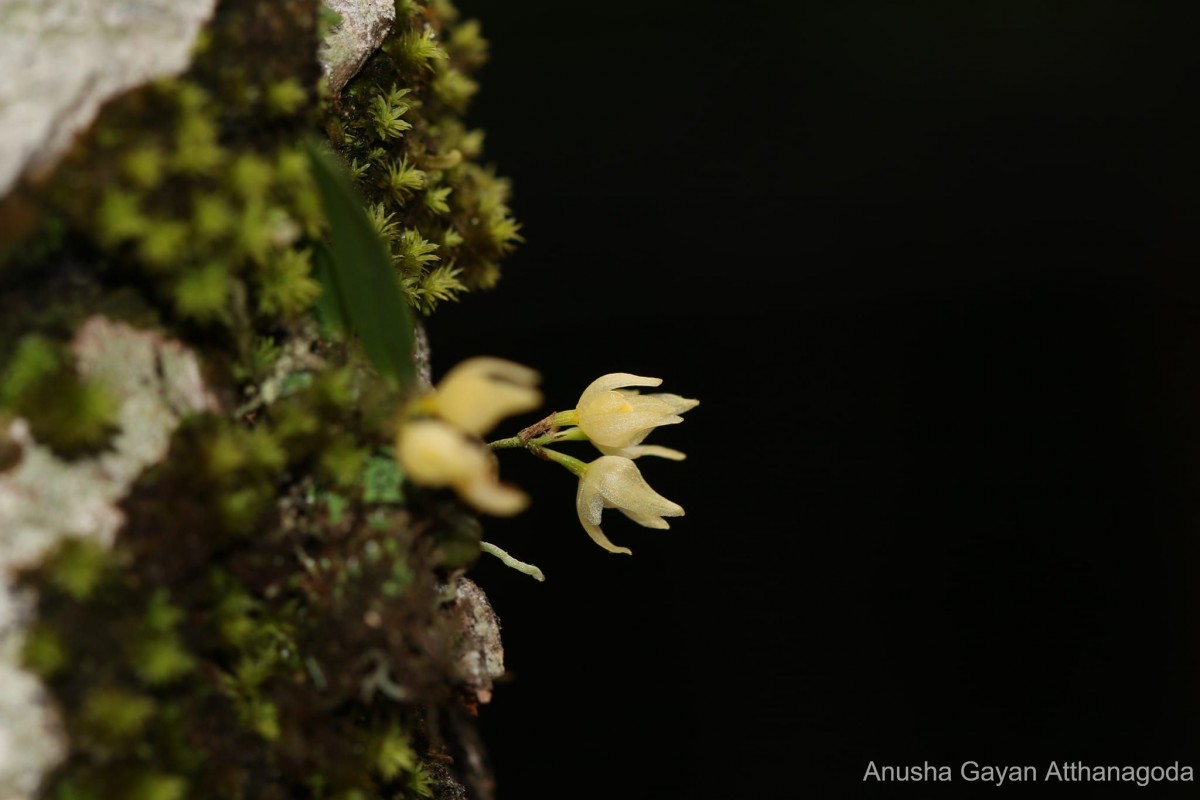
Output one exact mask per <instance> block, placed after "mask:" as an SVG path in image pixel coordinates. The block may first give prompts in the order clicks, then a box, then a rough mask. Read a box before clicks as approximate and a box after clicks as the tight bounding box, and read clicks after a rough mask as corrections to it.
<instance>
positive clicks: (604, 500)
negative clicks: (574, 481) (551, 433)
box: [575, 456, 684, 553]
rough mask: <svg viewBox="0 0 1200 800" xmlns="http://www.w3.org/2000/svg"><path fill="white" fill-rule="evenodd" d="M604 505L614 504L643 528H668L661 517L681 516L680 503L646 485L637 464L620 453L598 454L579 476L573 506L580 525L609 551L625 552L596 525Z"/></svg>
mask: <svg viewBox="0 0 1200 800" xmlns="http://www.w3.org/2000/svg"><path fill="white" fill-rule="evenodd" d="M605 508H615V509H617V510H618V511H620V512H621V513H623V514H624V515H625V516H627V517H629V518H630V519H632V520H633V521H634V522H636V523H638V524H639V525H642V526H644V527H647V528H659V529H663V528H668V527H670V525H669V524H668V523H667V521H666V520H665V519H663V517H681V516H683V513H684V512H683V507H682V506H680V505H679V504H678V503H672V502H671V501H670V500H668V499H667V498H665V497H663V496H662V495H660V494H659V493H658V492H656V491H654V490H653V489H651V488H650V485H649V484H647V483H646V479H645V478H643V477H642V473H641V472H640V471H639V470H638V468H637V465H636V464H634V463H633V461H632V460H630V459H628V458H624V457H622V456H601V457H600V458H597V459H596V460H595V461H593V462H592V463H590V464H588V468H587V472H585V473H584V474H583V476H582V477H580V479H579V489H578V491H577V492H576V495H575V509H576V512H577V513H578V514H579V521H580V523H581V524H582V525H583V529H584V530H585V531H587V533H588V535H589V536H591V537H592V540H593V541H594V542H596V543H597V544H598V545H600V546H601V547H603V548H604V549H605V550H608V551H609V552H611V553H629V552H631V551H630V550H629V549H628V548H625V547H618V546H616V545H614V544H613V543H612V542H611V541H609V539H608V537H606V536H605V535H604V532H603V531H602V530H601V528H600V520H601V516H602V514H603V512H604V509H605Z"/></svg>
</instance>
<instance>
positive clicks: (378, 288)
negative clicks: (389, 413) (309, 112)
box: [306, 140, 416, 384]
mask: <svg viewBox="0 0 1200 800" xmlns="http://www.w3.org/2000/svg"><path fill="white" fill-rule="evenodd" d="M306 149H307V151H308V156H309V160H310V161H311V162H312V166H313V178H314V179H315V181H316V184H317V190H318V191H319V192H320V194H321V205H322V207H323V208H324V210H325V217H326V219H327V220H328V221H329V232H330V237H331V239H332V242H331V244H330V247H329V250H328V256H329V258H328V260H326V258H325V255H326V253H322V252H321V249H320V248H318V249H317V251H316V253H315V258H314V262H315V263H314V266H315V273H316V275H317V279H318V281H320V282H321V283H322V285H324V286H326V288H327V289H328V290H329V292H328V293H329V294H331V295H334V296H336V298H337V300H336V303H334V302H333V301H332V300H331V302H330V303H320V300H318V303H319V304H320V305H319V313H321V314H322V318H323V319H326V320H332V317H330V316H326V315H327V314H328V313H329V312H331V311H332V309H333V308H335V307H336V308H338V309H340V310H341V311H342V312H343V313H344V322H345V323H348V325H347V327H349V328H350V329H351V330H353V331H354V332H355V333H357V334H358V336H359V338H361V339H362V343H363V349H364V350H365V351H366V353H367V358H369V359H370V360H371V363H372V364H374V365H375V368H376V369H378V370H379V371H380V373H382V374H383V375H384V376H386V377H388V378H393V379H395V380H396V381H397V382H399V383H400V384H407V383H410V382H411V381H412V380H413V378H414V377H415V375H416V368H415V367H414V365H413V360H412V352H413V342H414V339H413V318H412V312H411V311H410V310H409V307H408V303H407V302H405V299H404V295H403V294H402V292H401V290H400V286H399V282H398V281H397V280H396V276H395V274H394V272H393V270H392V263H391V256H390V254H389V253H388V251H387V248H386V247H385V246H384V244H383V242H382V241H380V239H379V235H378V234H377V233H376V231H375V226H374V225H372V224H371V220H370V218H369V217H368V216H367V213H366V211H365V210H364V209H363V204H362V202H361V201H360V200H359V198H358V196H357V194H356V193H355V191H354V188H353V187H352V186H351V184H350V181H349V180H348V179H347V177H346V175H345V173H344V172H343V170H342V169H341V167H339V166H338V164H337V162H336V161H335V160H334V159H333V157H332V156H331V155H330V154H328V153H327V152H325V151H324V150H322V149H321V147H320V145H318V144H316V143H315V142H314V141H311V140H310V141H307V142H306ZM334 324H335V325H336V323H334Z"/></svg>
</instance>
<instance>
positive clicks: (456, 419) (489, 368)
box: [424, 356, 542, 436]
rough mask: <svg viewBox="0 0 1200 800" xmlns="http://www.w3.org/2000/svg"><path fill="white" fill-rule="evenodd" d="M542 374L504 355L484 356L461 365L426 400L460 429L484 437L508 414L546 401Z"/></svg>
mask: <svg viewBox="0 0 1200 800" xmlns="http://www.w3.org/2000/svg"><path fill="white" fill-rule="evenodd" d="M538 380H539V376H538V373H537V372H536V371H534V370H532V369H530V368H529V367H524V366H522V365H520V364H517V363H514V362H512V361H506V360H504V359H502V358H490V357H484V356H480V357H477V358H469V359H467V360H466V361H463V362H462V363H460V364H458V365H457V366H456V367H454V368H453V369H452V370H450V371H449V372H448V373H446V375H445V377H443V378H442V380H441V381H439V382H438V385H437V387H436V388H435V389H434V391H433V393H432V395H430V396H429V397H427V398H426V399H425V401H424V403H425V405H426V406H427V407H429V408H430V409H432V411H433V413H435V414H436V415H437V416H439V417H441V418H442V419H444V420H445V421H446V422H449V423H450V424H451V425H453V426H454V427H456V428H458V429H459V430H460V431H463V432H465V433H469V434H471V435H472V436H483V435H484V434H485V433H487V432H488V431H490V430H491V429H492V428H494V427H495V426H496V423H497V422H499V421H500V420H502V419H504V418H505V417H511V416H513V415H514V414H521V413H524V412H526V411H532V410H533V409H535V408H537V407H538V406H540V405H541V404H542V393H541V392H539V391H538V390H537V389H536V388H535V387H536V386H537V382H538Z"/></svg>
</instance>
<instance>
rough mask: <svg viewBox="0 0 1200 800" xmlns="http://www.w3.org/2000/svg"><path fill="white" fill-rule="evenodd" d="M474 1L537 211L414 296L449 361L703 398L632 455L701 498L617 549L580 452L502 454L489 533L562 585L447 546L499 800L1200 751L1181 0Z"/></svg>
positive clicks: (500, 106) (1185, 37)
mask: <svg viewBox="0 0 1200 800" xmlns="http://www.w3.org/2000/svg"><path fill="white" fill-rule="evenodd" d="M459 5H460V7H461V8H463V10H464V11H465V12H466V13H467V14H470V15H473V16H477V17H478V18H480V19H481V21H482V23H483V28H484V33H485V35H486V36H487V37H488V38H489V39H490V40H491V41H492V52H493V58H492V61H491V63H490V64H489V65H488V66H487V67H485V69H484V71H483V73H482V75H481V76H480V79H481V82H482V85H483V90H482V92H481V93H480V95H479V96H478V98H477V100H476V102H475V105H474V106H473V109H472V113H471V120H472V121H473V122H474V123H475V124H477V125H481V126H483V127H485V128H486V129H487V132H488V138H487V151H486V152H487V155H488V158H489V159H490V160H493V161H494V162H495V163H496V164H497V166H498V167H499V170H500V172H501V173H502V174H505V175H508V176H510V177H511V178H512V179H513V182H514V186H515V195H514V200H513V207H514V210H515V213H516V215H517V217H518V219H519V220H520V221H521V222H522V223H523V225H524V228H523V233H524V235H525V237H526V239H527V242H526V244H524V245H523V246H522V247H521V248H520V249H519V250H518V251H517V252H516V253H515V255H513V256H512V257H511V258H510V259H509V261H508V262H507V265H506V272H505V277H504V279H503V280H502V282H501V283H500V285H499V286H498V287H497V288H496V289H495V290H494V291H492V292H489V293H484V294H479V295H475V296H472V297H469V298H467V299H465V300H464V301H463V302H462V303H461V304H460V305H458V306H454V307H450V308H446V309H445V310H443V311H440V312H439V313H438V314H437V316H435V317H434V318H433V319H432V320H431V322H430V325H429V327H430V331H431V336H432V341H433V348H434V357H435V375H440V374H442V373H443V372H444V371H445V370H446V369H447V368H448V367H449V366H451V365H452V364H454V363H455V362H456V361H458V360H459V359H461V358H464V357H467V356H470V355H475V354H492V355H498V356H504V357H508V358H512V359H514V360H517V361H520V362H522V363H526V364H529V365H530V366H533V367H536V368H537V369H539V370H541V371H542V373H543V376H544V389H545V391H546V395H547V405H548V408H555V409H565V408H570V407H573V406H574V403H575V400H576V399H577V398H578V395H579V393H580V391H582V389H583V388H584V386H586V385H587V384H588V383H589V382H590V381H591V380H593V379H594V378H595V377H597V376H599V375H601V374H603V373H606V372H616V371H623V372H624V371H627V372H633V373H637V374H643V375H652V376H658V377H662V378H663V379H664V380H665V383H664V384H663V387H662V389H663V390H664V391H671V392H677V393H680V394H684V395H687V396H694V397H698V398H700V399H701V400H702V404H701V406H700V407H699V408H698V409H696V410H694V411H692V412H689V413H688V415H687V418H686V422H685V423H684V424H682V425H679V426H675V427H673V428H665V429H662V430H660V431H658V432H656V433H655V434H654V436H653V437H652V438H651V442H657V443H660V444H665V445H668V446H674V447H678V448H680V449H683V450H685V451H687V452H688V453H689V455H690V458H689V459H688V460H687V461H686V462H684V463H682V464H675V463H670V462H666V461H661V460H651V459H642V460H641V461H639V465H640V466H641V467H642V469H643V472H644V474H645V475H646V476H647V478H648V480H649V481H650V483H651V484H652V485H653V486H654V487H655V488H656V489H657V490H659V491H660V492H661V493H662V494H664V495H666V496H667V497H669V498H671V499H672V500H675V501H677V502H679V503H681V504H682V505H683V506H685V507H686V509H687V516H686V517H684V518H682V519H680V520H677V521H673V524H672V528H671V530H670V531H652V530H647V529H642V528H639V527H637V526H636V525H634V524H632V523H630V522H628V521H627V520H625V519H624V518H623V517H621V516H620V515H619V514H616V513H615V512H609V513H608V514H606V515H605V520H606V522H605V531H606V532H607V533H608V534H609V535H610V537H611V538H612V539H613V540H614V541H615V542H617V543H618V544H624V545H628V546H630V547H631V548H632V549H633V550H634V556H633V557H632V558H628V557H622V556H615V555H610V554H608V553H606V552H604V551H603V550H601V549H600V548H598V547H596V546H595V545H594V544H592V542H591V541H590V540H589V539H588V538H587V536H586V535H585V533H584V532H583V530H582V528H581V527H580V526H579V523H578V521H577V519H576V518H575V510H574V502H573V499H574V480H573V479H572V478H571V476H570V475H569V474H567V473H566V472H565V471H562V470H560V469H558V468H556V467H554V466H553V465H549V464H543V463H540V462H536V461H535V460H534V459H531V458H528V457H527V456H525V455H524V454H523V453H517V452H510V453H505V454H503V456H504V458H503V459H502V464H503V475H504V476H505V477H506V478H508V479H510V480H513V481H515V482H517V483H519V484H520V485H522V486H523V487H525V488H526V489H527V490H528V491H529V492H530V493H531V494H532V495H533V498H534V505H533V507H532V508H531V510H530V511H529V512H527V513H526V514H524V515H522V516H520V517H517V518H515V519H512V520H491V519H488V520H485V524H486V531H487V533H486V536H487V538H488V539H490V540H491V541H494V542H496V543H497V544H499V545H501V546H503V547H505V548H507V549H509V550H510V551H511V552H512V553H513V554H514V555H516V556H518V557H520V558H524V559H526V560H529V561H532V562H534V563H536V564H538V565H539V566H541V567H542V568H543V569H544V570H545V571H546V573H547V575H548V580H547V581H546V583H544V584H537V583H535V582H533V581H531V580H529V579H528V578H526V577H524V576H522V575H519V574H517V573H515V572H512V571H509V570H506V569H505V568H503V567H501V566H500V565H499V564H498V563H497V562H495V561H494V560H492V559H487V558H485V560H484V561H483V562H481V563H480V564H479V565H478V566H477V567H476V568H475V569H474V570H473V572H472V576H473V577H474V578H475V579H476V580H478V581H479V582H480V583H481V584H483V585H484V587H485V588H486V590H487V591H488V592H489V594H490V596H491V598H492V600H493V602H494V604H495V606H496V609H497V611H498V612H499V614H500V616H501V619H502V621H503V625H504V634H505V644H506V649H507V664H508V667H509V671H510V676H509V680H508V681H507V682H505V683H504V684H503V685H501V686H500V687H498V690H497V692H496V697H495V700H494V701H493V703H492V704H491V705H490V706H488V707H485V708H483V709H482V710H481V713H480V720H481V724H482V727H483V730H484V734H485V736H486V738H487V741H488V743H489V745H490V750H491V753H492V758H493V761H494V766H495V770H496V774H497V776H498V781H499V795H498V796H499V798H500V800H532V799H533V798H602V797H603V798H611V797H620V798H674V797H680V798H768V797H821V798H826V797H830V798H832V797H853V796H864V797H867V796H870V797H884V796H901V795H905V794H906V793H907V794H911V795H912V796H928V795H929V794H936V795H939V796H964V795H965V794H967V793H968V791H969V789H971V788H972V787H970V786H969V785H967V784H964V783H963V782H962V781H961V780H960V779H959V777H958V775H957V768H958V765H959V764H960V763H961V762H962V761H963V760H966V759H972V760H975V761H978V762H980V763H989V764H1032V765H1035V766H1037V768H1038V769H1039V771H1042V770H1044V769H1045V767H1046V765H1047V764H1048V762H1049V761H1051V760H1056V761H1060V762H1061V761H1075V760H1083V761H1086V762H1088V763H1094V764H1134V765H1136V764H1146V765H1154V764H1161V765H1167V764H1171V763H1172V762H1174V761H1176V760H1179V761H1180V762H1182V763H1187V764H1190V765H1191V766H1192V767H1193V768H1194V769H1197V768H1200V716H1198V713H1200V702H1198V701H1200V689H1198V687H1200V625H1197V622H1198V620H1200V613H1198V611H1200V591H1198V590H1197V576H1198V575H1200V505H1198V504H1197V500H1196V498H1197V497H1198V496H1200V495H1198V491H1197V489H1198V487H1200V449H1198V447H1200V366H1198V364H1200V278H1198V277H1197V274H1196V273H1197V264H1198V260H1197V231H1198V227H1197V224H1196V223H1197V212H1198V207H1197V204H1196V201H1195V197H1196V186H1197V178H1198V177H1200V176H1198V171H1197V155H1196V151H1197V144H1196V143H1197V142H1198V141H1200V138H1198V136H1197V134H1198V133H1200V132H1198V131H1197V128H1196V126H1195V124H1194V123H1193V122H1192V121H1191V114H1192V110H1193V107H1194V106H1195V104H1196V97H1197V93H1196V83H1195V81H1194V78H1193V76H1194V74H1195V71H1194V70H1195V67H1196V66H1197V65H1196V63H1195V62H1196V60H1197V56H1196V53H1197V48H1196V46H1195V30H1196V25H1195V23H1196V20H1195V19H1194V16H1195V15H1194V14H1193V15H1192V17H1191V18H1183V17H1182V16H1178V15H1176V16H1173V17H1169V16H1167V15H1166V11H1165V9H1166V8H1167V6H1166V5H1165V4H1161V5H1160V4H1154V3H1146V2H1123V3H1116V2H1098V1H1097V0H1089V1H1087V2H1084V1H1083V0H1080V1H1078V2H1049V1H1039V2H1033V0H1008V1H1007V2H988V1H987V0H972V2H961V0H953V1H951V0H945V1H943V2H858V1H855V0H837V2H825V3H782V2H779V3H768V2H762V1H760V2H738V3H728V2H722V3H716V2H704V3H697V2H641V3H622V4H568V3H559V2H544V1H541V0H539V1H537V2H534V1H531V0H521V1H520V2H512V3H504V4H497V3H486V2H482V0H477V1H476V2H465V0H464V2H461V3H460V4H459ZM537 416H538V415H530V416H529V417H527V418H521V419H514V420H512V421H511V423H510V424H507V425H505V426H503V427H502V429H500V430H498V431H497V435H510V434H511V433H513V432H515V431H516V429H518V428H519V427H521V426H522V425H524V424H527V423H528V422H531V421H532V420H533V419H535V418H536V417H537ZM564 449H566V448H564ZM571 452H572V453H574V454H575V455H578V456H581V457H583V456H585V454H587V453H589V450H588V448H587V447H586V446H585V445H582V444H576V445H573V446H572V447H571ZM588 457H590V456H588ZM872 760H873V761H875V762H876V764H878V765H883V764H892V765H896V764H910V763H916V764H921V763H923V762H925V761H928V762H930V763H932V764H950V765H952V766H953V767H954V770H955V773H956V774H955V782H954V783H953V784H950V785H948V786H946V785H938V786H933V787H930V786H928V785H925V786H917V787H915V788H914V787H911V786H910V787H904V786H897V785H893V786H886V785H879V784H864V783H863V782H862V777H863V774H864V771H865V769H866V766H867V763H868V762H869V761H872ZM1195 786H1196V784H1194V783H1193V784H1190V785H1188V784H1185V785H1183V787H1182V788H1181V787H1180V786H1175V787H1170V788H1167V789H1164V787H1159V788H1158V790H1156V789H1155V788H1154V787H1151V788H1149V789H1144V790H1143V789H1138V788H1137V787H1136V786H1133V785H1129V784H1126V785H1123V786H1121V787H1119V791H1114V792H1109V793H1107V794H1113V795H1118V796H1125V795H1129V794H1131V793H1132V794H1136V796H1139V797H1140V796H1147V797H1149V796H1160V795H1161V796H1194V794H1195V791H1196V789H1195ZM1036 788H1039V787H1032V788H1026V789H1023V788H1022V787H1007V788H1006V789H1004V790H999V789H991V790H988V791H986V792H985V791H982V790H981V791H979V793H980V794H987V795H988V796H991V793H994V792H997V791H1008V790H1009V789H1012V791H1011V792H1010V793H1013V794H1020V795H1022V796H1025V795H1028V794H1032V793H1034V791H1033V789H1036ZM1063 788H1064V787H1062V786H1061V785H1059V786H1053V785H1052V786H1045V785H1043V786H1041V787H1040V789H1041V790H1042V791H1043V792H1045V791H1046V790H1047V789H1057V790H1062V789H1063ZM1067 788H1071V787H1067ZM1081 788H1082V791H1080V792H1077V793H1070V792H1068V793H1067V794H1076V795H1077V796H1098V795H1100V794H1101V792H1100V791H1099V790H1098V788H1097V787H1095V786H1094V785H1092V786H1089V785H1083V786H1082V787H1081ZM973 793H974V792H972V794H973ZM1062 793H1063V792H1061V791H1056V792H1054V794H1056V795H1059V794H1062Z"/></svg>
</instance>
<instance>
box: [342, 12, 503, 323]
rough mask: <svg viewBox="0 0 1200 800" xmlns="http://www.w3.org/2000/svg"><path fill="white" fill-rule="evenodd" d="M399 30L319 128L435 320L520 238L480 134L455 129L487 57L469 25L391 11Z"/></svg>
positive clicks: (488, 276)
mask: <svg viewBox="0 0 1200 800" xmlns="http://www.w3.org/2000/svg"><path fill="white" fill-rule="evenodd" d="M396 15H397V20H396V26H395V29H394V31H393V32H392V34H391V35H390V36H389V37H388V38H387V40H386V41H385V42H384V44H383V46H382V48H381V51H380V52H379V53H377V54H376V55H375V56H373V57H372V58H371V59H370V60H369V61H368V62H367V64H366V65H365V66H364V68H363V70H362V71H361V73H360V74H359V75H358V76H357V77H356V78H354V79H353V80H352V81H351V82H350V83H349V84H348V86H347V87H346V90H345V92H344V93H343V94H342V95H341V96H340V97H337V98H334V99H333V101H332V102H331V103H330V104H329V107H328V109H327V112H326V117H325V127H326V129H327V131H328V132H329V135H330V139H331V140H332V141H333V143H334V145H335V146H336V147H337V149H338V151H339V152H340V153H341V155H342V157H343V159H344V161H345V163H346V164H347V166H348V168H349V169H350V171H351V173H352V174H353V175H354V176H355V177H356V178H357V180H358V185H359V188H360V189H361V190H362V193H363V194H364V195H365V197H366V198H367V201H368V206H369V207H370V209H371V211H372V219H373V221H374V222H375V226H376V229H377V231H378V233H379V235H380V236H381V237H382V238H383V239H384V240H385V241H386V242H387V244H388V247H389V249H390V250H391V253H392V258H393V262H394V264H395V267H396V272H397V274H398V276H399V277H400V279H401V281H402V283H403V286H404V289H405V291H406V293H407V295H408V297H409V300H410V302H411V303H412V305H413V306H414V307H415V308H418V309H419V310H421V311H422V312H424V313H431V312H432V311H433V310H434V308H436V306H437V304H438V303H439V302H442V301H444V300H451V299H454V298H455V297H457V296H458V294H460V293H461V292H464V291H467V290H470V289H478V288H487V287H490V286H492V285H494V284H495V282H496V280H497V279H498V278H499V276H500V267H499V262H500V260H501V259H502V258H503V256H504V255H506V254H507V253H508V252H510V251H511V249H512V247H513V245H514V244H515V243H516V242H517V241H519V240H520V234H519V228H520V226H519V225H518V224H517V223H516V221H515V220H514V219H513V218H512V215H511V212H510V210H509V208H508V205H507V203H508V198H509V192H510V186H509V184H508V182H507V181H505V180H503V179H501V178H498V177H496V175H495V173H494V172H493V171H492V170H491V169H489V168H487V167H485V166H483V165H481V164H480V163H479V158H480V156H481V154H482V149H483V147H482V145H483V133H482V132H481V131H478V130H469V129H468V128H467V127H466V126H465V125H464V124H463V121H462V114H463V113H464V112H465V111H466V109H467V106H468V104H469V102H470V99H471V97H472V96H473V95H474V94H475V92H476V90H477V89H478V85H477V84H476V83H475V81H474V80H472V79H471V78H470V75H471V74H472V73H474V72H475V71H476V70H478V69H479V67H480V66H481V65H482V64H483V63H484V62H485V61H486V59H487V43H486V41H485V40H484V39H483V38H482V37H481V36H480V32H479V25H478V23H476V22H474V21H466V22H460V21H459V18H458V12H457V11H456V10H455V9H454V7H453V6H452V5H451V4H450V3H448V2H439V3H431V4H429V5H422V4H419V3H416V2H403V3H397V4H396Z"/></svg>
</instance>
